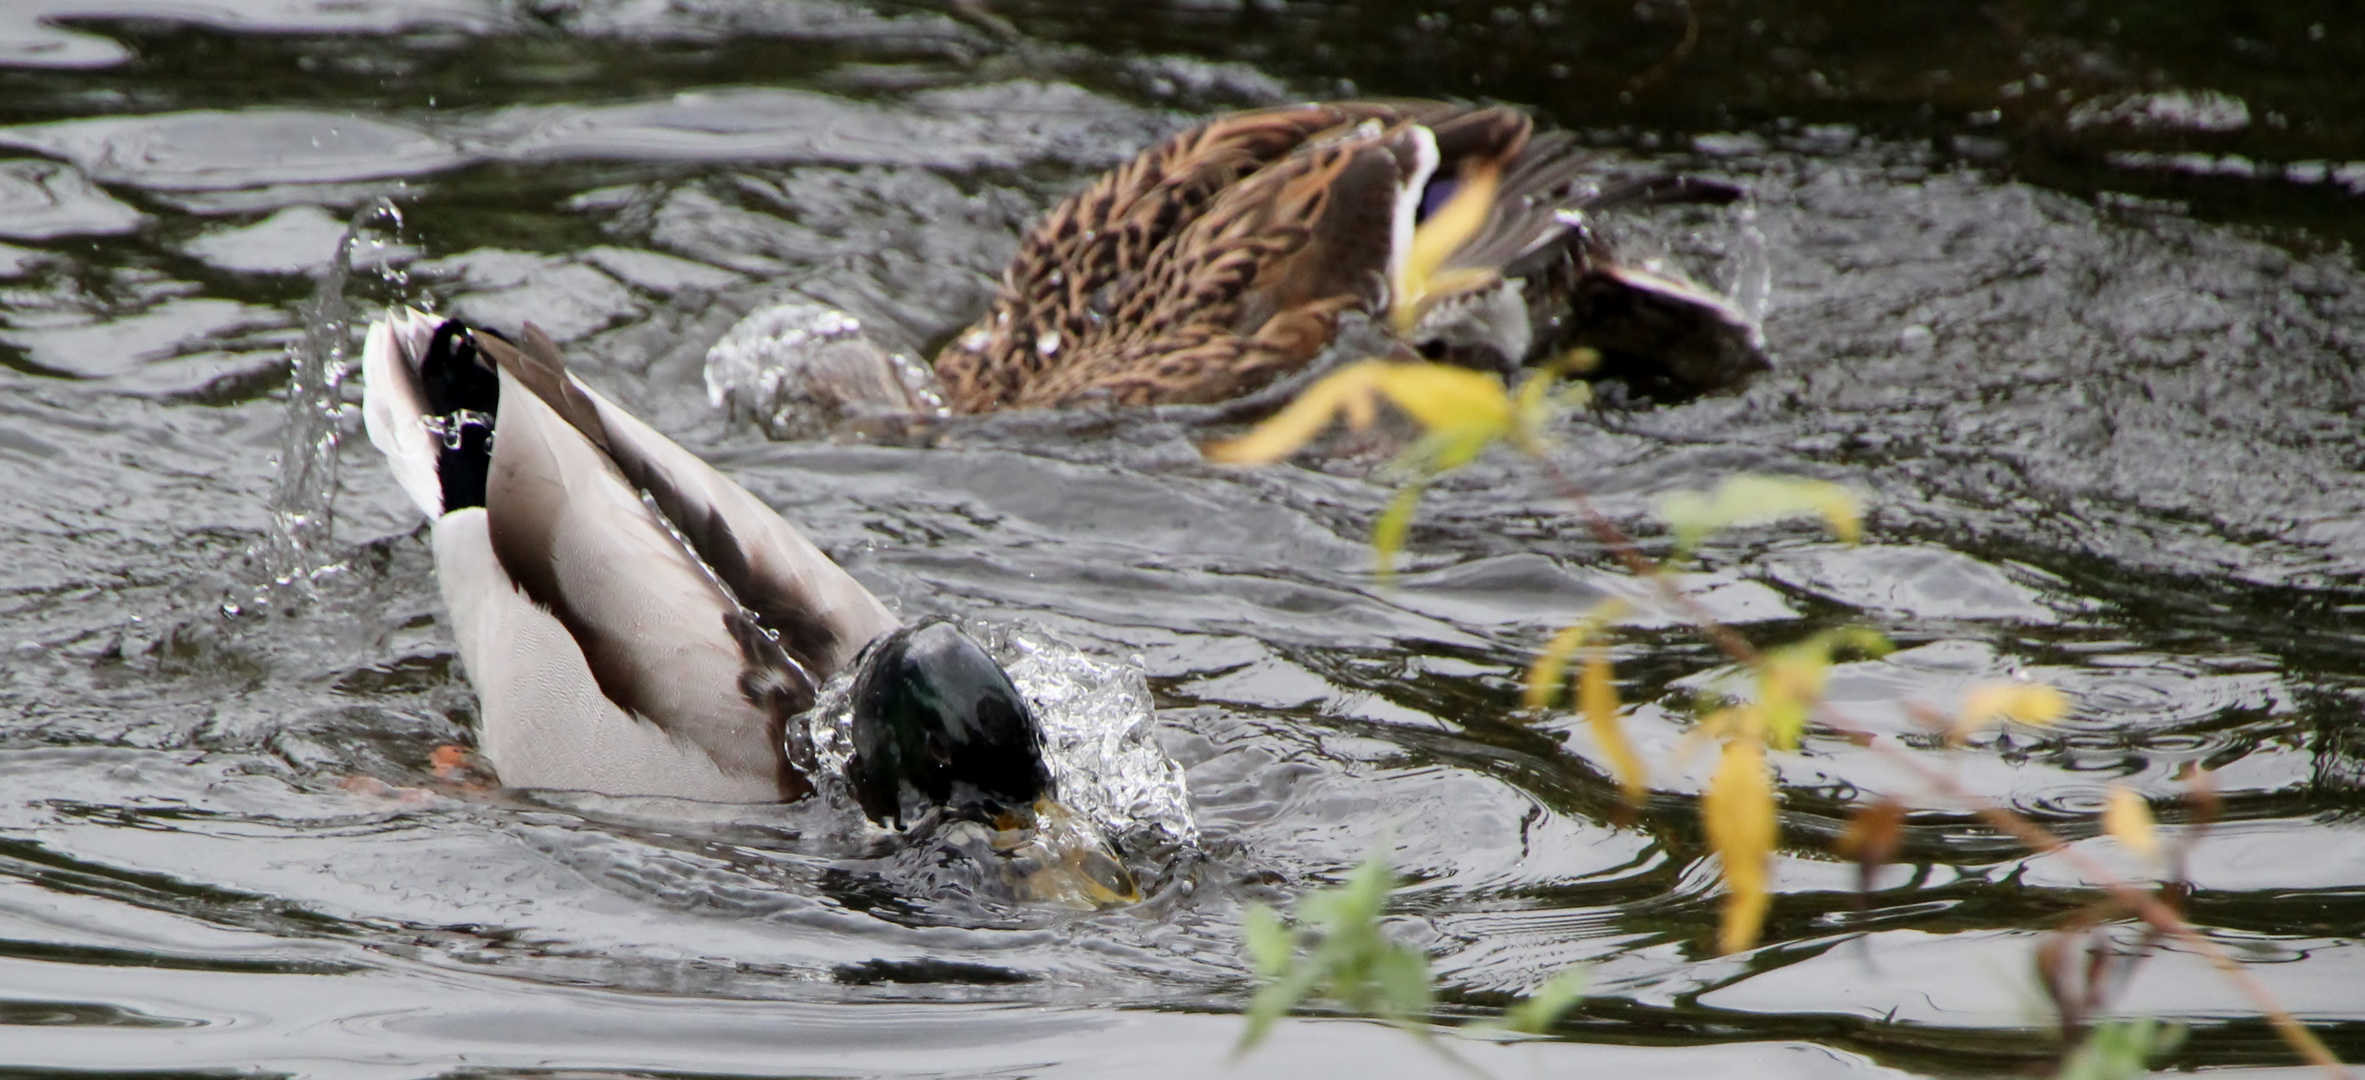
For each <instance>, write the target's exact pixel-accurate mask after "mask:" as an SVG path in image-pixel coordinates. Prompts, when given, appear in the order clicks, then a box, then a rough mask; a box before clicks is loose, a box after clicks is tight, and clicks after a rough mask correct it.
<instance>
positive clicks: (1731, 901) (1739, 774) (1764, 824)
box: [1700, 739, 1778, 953]
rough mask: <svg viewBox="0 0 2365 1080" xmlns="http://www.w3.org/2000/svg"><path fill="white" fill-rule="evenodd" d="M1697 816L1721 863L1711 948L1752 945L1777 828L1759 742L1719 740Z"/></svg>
mask: <svg viewBox="0 0 2365 1080" xmlns="http://www.w3.org/2000/svg"><path fill="white" fill-rule="evenodd" d="M1700 817H1701V819H1702V824H1703V825H1705V826H1706V827H1707V832H1708V846H1709V847H1711V848H1713V849H1714V850H1715V851H1716V854H1717V856H1718V858H1720V859H1721V860H1723V862H1724V884H1725V897H1724V911H1723V916H1722V918H1721V919H1720V920H1719V922H1718V926H1717V932H1716V944H1717V949H1718V950H1719V951H1721V952H1728V953H1729V952H1739V951H1740V950H1742V949H1746V948H1748V947H1750V946H1752V945H1755V944H1757V937H1758V933H1759V932H1760V931H1761V930H1763V929H1764V927H1765V918H1766V909H1767V907H1768V906H1769V905H1770V904H1771V903H1772V895H1771V893H1770V891H1769V878H1770V873H1769V871H1770V866H1769V864H1770V862H1771V860H1772V858H1773V853H1774V841H1775V839H1776V838H1777V836H1778V831H1777V829H1776V827H1775V821H1774V786H1773V781H1772V779H1771V778H1770V777H1768V775H1767V773H1766V761H1765V747H1764V746H1763V745H1762V744H1760V743H1759V742H1757V741H1756V740H1754V739H1734V740H1732V741H1731V742H1728V743H1726V744H1725V748H1724V757H1723V759H1722V760H1720V761H1718V762H1717V765H1716V775H1715V776H1713V777H1711V778H1710V779H1709V781H1708V791H1707V793H1706V794H1704V795H1702V796H1701V797H1700Z"/></svg>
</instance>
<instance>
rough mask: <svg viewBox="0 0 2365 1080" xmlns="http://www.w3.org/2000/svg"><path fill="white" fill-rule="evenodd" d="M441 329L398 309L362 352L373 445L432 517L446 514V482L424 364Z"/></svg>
mask: <svg viewBox="0 0 2365 1080" xmlns="http://www.w3.org/2000/svg"><path fill="white" fill-rule="evenodd" d="M435 327H436V320H435V319H434V318H432V317H430V316H428V315H426V314H424V313H421V312H418V311H414V310H412V309H410V308H395V309H392V310H390V311H388V312H387V313H386V317H385V318H382V319H379V320H377V321H375V322H372V323H370V328H369V334H368V336H367V337H366V338H364V339H363V344H362V348H361V378H362V387H361V419H362V425H363V427H365V428H366V429H367V430H368V431H369V436H370V445H372V446H375V447H377V448H378V452H379V453H381V454H384V455H386V464H387V465H389V466H390V467H392V468H393V470H394V482H395V483H398V484H400V485H402V490H403V492H404V493H405V494H407V495H409V496H410V497H411V501H412V502H413V503H416V504H418V507H419V512H420V513H423V514H426V515H427V516H428V517H430V518H435V517H440V516H442V514H443V482H442V480H440V479H439V478H438V477H437V474H436V469H435V459H436V451H437V450H438V445H437V441H436V437H435V435H434V433H432V432H430V431H428V430H427V425H426V420H427V399H426V395H425V394H424V393H423V392H421V390H420V389H419V363H420V360H421V359H422V358H423V356H424V354H425V353H426V350H427V344H428V342H429V341H430V340H432V339H433V338H434V335H435Z"/></svg>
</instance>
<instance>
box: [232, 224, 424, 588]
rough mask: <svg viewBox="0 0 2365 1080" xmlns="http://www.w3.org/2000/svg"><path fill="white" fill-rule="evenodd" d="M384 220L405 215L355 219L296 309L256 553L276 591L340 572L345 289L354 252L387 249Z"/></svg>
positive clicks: (347, 325) (348, 342) (347, 353)
mask: <svg viewBox="0 0 2365 1080" xmlns="http://www.w3.org/2000/svg"><path fill="white" fill-rule="evenodd" d="M381 218H383V219H385V220H387V221H389V222H391V223H393V224H395V225H397V226H399V225H400V224H401V221H402V216H401V211H400V210H398V209H397V208H396V207H395V206H394V204H393V203H392V202H390V201H388V200H385V199H379V200H376V201H374V202H372V203H370V204H368V205H366V206H364V207H362V208H361V209H360V210H359V211H357V212H355V213H354V215H353V217H352V218H351V220H350V221H349V222H348V223H347V225H346V227H345V235H344V237H343V238H342V239H341V240H339V241H338V243H337V249H336V253H335V255H333V256H332V257H331V258H330V260H329V263H328V265H326V266H323V267H321V268H320V269H318V270H316V271H314V272H313V275H312V295H311V296H309V297H307V298H305V300H304V302H303V303H302V304H301V305H300V306H299V308H298V311H299V315H300V321H301V323H302V325H303V330H304V336H303V338H302V339H301V340H300V341H298V342H297V343H295V344H294V345H291V346H289V348H288V363H289V371H288V386H287V429H286V430H285V431H284V432H283V433H282V435H281V437H280V445H279V482H278V484H277V485H276V486H275V487H274V488H273V489H272V492H271V524H272V528H271V535H270V536H269V537H267V538H265V540H264V542H263V544H262V546H261V550H260V552H259V553H260V555H261V556H262V560H263V566H264V570H265V573H266V574H268V576H269V579H270V581H271V582H272V583H273V584H278V585H295V586H297V587H299V588H305V589H309V587H310V584H311V583H312V581H313V580H314V579H316V578H318V577H319V576H320V575H321V574H322V573H324V572H326V571H328V570H331V569H333V568H334V567H336V566H337V565H338V560H337V559H335V558H333V557H332V556H331V554H330V553H331V551H332V550H333V547H332V544H331V539H330V534H331V532H332V531H333V528H334V525H335V502H336V492H337V444H338V443H339V441H341V439H342V438H343V436H344V429H345V426H346V422H347V421H348V420H349V418H350V413H351V412H352V410H353V405H352V404H351V403H349V402H347V401H345V400H344V383H345V377H346V375H347V374H348V373H349V372H350V370H351V366H352V361H351V359H350V357H351V354H352V342H353V338H354V332H353V312H352V307H351V305H350V304H348V303H347V302H346V298H345V287H346V283H347V281H348V279H350V278H351V277H352V275H353V267H354V258H353V253H354V250H355V248H356V247H357V246H359V245H363V244H368V245H370V246H371V247H372V250H376V249H377V248H379V247H382V246H383V245H381V244H378V243H377V242H376V241H375V240H374V238H371V237H370V236H369V235H368V232H367V230H369V229H370V228H371V226H372V225H373V224H374V223H376V222H377V221H379V220H380V219H381Z"/></svg>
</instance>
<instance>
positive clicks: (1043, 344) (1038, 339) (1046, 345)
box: [1035, 330, 1059, 356]
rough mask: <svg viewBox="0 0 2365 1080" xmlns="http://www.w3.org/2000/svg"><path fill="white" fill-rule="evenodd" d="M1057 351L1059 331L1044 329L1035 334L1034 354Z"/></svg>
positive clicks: (1048, 354)
mask: <svg viewBox="0 0 2365 1080" xmlns="http://www.w3.org/2000/svg"><path fill="white" fill-rule="evenodd" d="M1058 351H1059V331H1057V330H1045V331H1043V332H1042V333H1041V334H1038V335H1036V336H1035V355H1037V356H1050V355H1052V354H1053V353H1056V352H1058Z"/></svg>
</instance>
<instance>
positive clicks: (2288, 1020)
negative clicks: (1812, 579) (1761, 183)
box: [1535, 454, 2353, 1080]
mask: <svg viewBox="0 0 2365 1080" xmlns="http://www.w3.org/2000/svg"><path fill="white" fill-rule="evenodd" d="M1535 459H1536V460H1537V461H1539V462H1541V463H1542V464H1543V467H1544V471H1545V473H1546V474H1547V475H1549V476H1550V477H1551V478H1552V481H1553V482H1554V483H1555V484H1557V485H1558V486H1559V487H1560V489H1561V495H1562V497H1563V498H1566V499H1568V500H1569V501H1570V502H1571V503H1573V504H1575V505H1576V507H1577V509H1578V510H1579V511H1581V512H1582V513H1583V514H1584V515H1585V520H1586V523H1587V524H1588V525H1589V526H1591V527H1592V530H1593V534H1594V536H1595V537H1597V538H1599V539H1600V541H1601V542H1602V544H1603V545H1604V546H1606V547H1608V548H1609V549H1610V551H1611V553H1612V554H1614V555H1616V556H1617V557H1618V561H1619V562H1621V563H1624V564H1625V566H1626V568H1627V569H1628V570H1630V571H1632V572H1634V573H1635V574H1637V575H1639V576H1641V577H1645V578H1648V579H1650V580H1651V581H1652V582H1653V583H1654V585H1655V586H1656V587H1657V589H1658V591H1659V594H1660V595H1661V596H1662V597H1664V598H1666V599H1667V600H1668V601H1670V602H1671V603H1673V604H1675V605H1676V606H1677V607H1680V608H1681V609H1683V612H1684V615H1685V616H1686V617H1687V618H1689V619H1691V621H1692V623H1693V625H1694V626H1695V627H1697V628H1698V629H1699V630H1700V631H1701V632H1702V633H1703V634H1705V635H1707V637H1708V640H1709V641H1710V642H1711V643H1712V644H1714V645H1715V646H1716V647H1717V648H1718V649H1720V650H1722V651H1723V652H1724V653H1725V655H1727V656H1730V657H1732V658H1733V659H1734V660H1735V661H1738V662H1740V663H1743V664H1751V663H1755V662H1756V661H1757V659H1758V657H1759V655H1760V654H1759V653H1758V651H1757V650H1756V649H1755V648H1752V647H1751V646H1750V644H1749V643H1748V642H1746V641H1743V640H1742V639H1741V636H1740V635H1739V634H1736V633H1734V632H1733V631H1732V629H1731V628H1730V627H1727V626H1725V625H1724V624H1723V623H1721V622H1718V621H1717V619H1716V617H1715V616H1714V615H1712V614H1710V613H1709V611H1708V609H1707V608H1706V607H1705V606H1703V605H1702V604H1701V603H1700V602H1699V600H1698V599H1696V598H1694V597H1693V596H1691V595H1690V594H1688V593H1686V592H1684V591H1683V590H1682V589H1681V588H1678V587H1677V586H1676V584H1675V580H1674V578H1673V577H1672V576H1671V575H1669V574H1666V573H1663V572H1662V571H1661V570H1660V568H1659V566H1658V565H1657V564H1655V563H1653V562H1651V561H1650V559H1649V558H1648V557H1646V556H1644V555H1643V553H1642V550H1641V549H1640V548H1639V547H1637V546H1636V545H1635V543H1634V541H1633V539H1632V538H1630V537H1628V536H1627V535H1626V533H1625V531H1624V530H1622V529H1619V528H1618V526H1617V524H1616V523H1614V522H1612V521H1610V520H1609V518H1608V517H1606V516H1604V515H1603V514H1602V513H1601V511H1600V509H1599V508H1598V507H1596V506H1594V504H1593V500H1592V499H1591V498H1590V497H1589V496H1587V495H1586V493H1585V490H1584V489H1583V488H1582V487H1579V486H1578V485H1577V483H1576V482H1575V481H1574V480H1572V479H1570V477H1569V475H1568V474H1567V473H1566V472H1565V471H1563V470H1562V469H1561V468H1560V464H1559V463H1558V462H1555V461H1553V460H1552V459H1550V458H1548V457H1545V456H1543V455H1542V454H1537V455H1535ZM1815 712H1816V719H1818V720H1819V721H1821V722H1823V723H1824V724H1825V725H1826V726H1828V727H1830V728H1832V729H1834V730H1836V731H1839V732H1842V733H1844V734H1847V735H1850V736H1854V737H1857V738H1859V739H1861V740H1862V741H1863V742H1864V744H1865V745H1867V746H1870V747H1871V748H1872V749H1873V751H1874V752H1875V753H1879V754H1883V755H1885V756H1886V757H1887V758H1888V759H1889V760H1890V761H1893V762H1895V763H1897V764H1900V765H1903V766H1905V767H1906V769H1908V770H1909V771H1911V772H1913V773H1914V774H1915V775H1916V776H1917V777H1918V778H1920V779H1921V781H1922V782H1923V783H1926V784H1928V785H1930V787H1931V788H1932V789H1934V790H1936V791H1938V792H1939V793H1941V794H1943V795H1945V796H1946V797H1948V798H1950V799H1953V800H1954V801H1956V802H1958V803H1960V804H1962V805H1964V806H1965V807H1968V808H1969V809H1970V810H1971V812H1972V813H1975V814H1977V815H1978V816H1979V817H1980V818H1982V819H1983V820H1985V821H1987V822H1988V823H1989V824H1990V825H1993V826H1994V827H1995V828H1996V829H1997V830H1999V831H2001V832H2003V833H2006V834H2008V835H2010V836H2011V837H2012V838H2013V839H2014V840H2017V841H2019V842H2020V845H2021V846H2022V847H2025V848H2027V849H2028V850H2030V851H2032V852H2035V853H2037V854H2039V855H2049V854H2057V855H2059V856H2061V858H2062V859H2064V860H2065V861H2067V862H2068V863H2069V864H2070V865H2071V866H2072V867H2074V868H2075V869H2076V870H2077V871H2078V872H2079V873H2081V874H2083V875H2085V876H2086V877H2087V879H2088V880H2090V881H2093V882H2095V883H2096V884H2097V885H2098V886H2099V887H2100V888H2101V889H2103V891H2105V892H2107V893H2109V894H2110V895H2111V898H2112V899H2114V900H2116V901H2118V902H2119V903H2120V904H2121V905H2123V906H2124V907H2125V908H2126V909H2127V910H2129V911H2131V912H2133V913H2134V914H2135V915H2136V917H2138V918H2140V919H2142V920H2143V921H2144V922H2146V923H2148V924H2150V925H2151V926H2152V927H2153V928H2155V929H2157V930H2159V931H2160V932H2161V933H2163V934H2167V935H2168V936H2170V937H2173V938H2175V939H2176V940H2178V941H2181V942H2183V943H2185V944H2186V945H2188V946H2190V947H2191V948H2192V949H2193V950H2194V951H2195V952H2198V953H2200V954H2201V955H2202V956H2204V957H2206V958H2208V960H2209V962H2210V963H2211V964H2213V965H2215V966H2216V967H2217V969H2218V970H2219V971H2222V972H2224V973H2225V975H2226V977H2227V978H2228V979H2230V980H2232V982H2233V984H2234V985H2235V987H2237V988H2238V989H2240V990H2241V991H2242V993H2243V994H2245V995H2247V996H2248V997H2249V998H2250V1000H2251V1001H2252V1002H2253V1003H2254V1004H2256V1005H2257V1006H2258V1008H2259V1010H2260V1011H2261V1012H2263V1013H2265V1014H2266V1018H2267V1021H2268V1022H2269V1023H2270V1024H2272V1025H2274V1028H2275V1031H2276V1033H2277V1034H2279V1035H2281V1036H2282V1037H2283V1041H2284V1042H2285V1043H2288V1044H2289V1045H2290V1046H2291V1048H2292V1049H2294V1050H2297V1051H2298V1052H2299V1054H2300V1056H2301V1057H2304V1058H2306V1059H2307V1060H2308V1062H2309V1063H2310V1064H2313V1065H2315V1066H2317V1067H2319V1068H2321V1069H2323V1070H2324V1071H2325V1072H2326V1073H2327V1074H2329V1075H2330V1076H2332V1077H2333V1078H2334V1080H2353V1078H2352V1077H2351V1076H2350V1075H2349V1072H2348V1069H2347V1067H2345V1066H2343V1065H2342V1064H2341V1062H2340V1059H2339V1058H2337V1057H2334V1056H2333V1054H2332V1051H2331V1050H2330V1049H2329V1048H2327V1047H2326V1046H2325V1045H2324V1043H2323V1041H2322V1040H2320V1039H2318V1038H2316V1035H2315V1033H2314V1032H2312V1031H2309V1030H2308V1029H2307V1025H2305V1024H2302V1023H2300V1022H2299V1020H2298V1019H2297V1018H2296V1017H2294V1016H2292V1015H2291V1013H2290V1011H2289V1010H2287V1009H2285V1008H2283V1006H2282V1003H2280V1002H2278V1001H2276V1000H2275V998H2274V995H2273V994H2272V993H2270V992H2269V991H2268V990H2267V988H2266V986H2265V984H2263V983H2260V982H2259V981H2258V980H2257V979H2256V978H2255V977H2253V976H2252V975H2251V974H2250V972H2249V970H2248V969H2246V968H2244V967H2243V966H2242V964H2241V962H2240V961H2238V960H2236V959H2234V958H2233V956H2232V954H2230V953H2228V952H2226V951H2225V949H2224V948H2223V947H2221V946H2220V945H2218V944H2217V943H2216V942H2214V941H2211V940H2209V939H2208V938H2207V937H2204V936H2202V934H2201V932H2200V931H2199V930H2197V929H2195V928H2194V927H2193V925H2192V924H2191V923H2188V922H2186V921H2185V920H2184V918H2183V917H2182V916H2180V915H2178V914H2177V913H2176V912H2175V910H2174V909H2172V908H2170V907H2169V906H2168V905H2166V904H2164V903H2161V902H2160V899H2159V897H2157V896H2155V895H2153V894H2152V893H2150V892H2148V891H2146V890H2144V889H2141V888H2138V887H2136V886H2135V885H2132V884H2130V883H2128V882H2126V881H2124V880H2122V879H2120V878H2119V877H2118V875H2116V874H2113V873H2111V872H2110V870H2109V868H2107V867H2105V866H2103V865H2102V864H2101V863H2099V862H2097V861H2095V860H2094V858H2093V857H2092V856H2089V855H2087V854H2086V853H2085V852H2082V851H2079V850H2078V849H2076V848H2073V847H2071V846H2069V843H2068V842H2067V841H2065V840H2063V839H2062V838H2061V837H2060V836H2058V835H2056V834H2054V833H2053V832H2052V831H2051V830H2049V829H2046V828H2045V827H2044V826H2041V825H2038V824H2037V823H2036V822H2034V821H2030V820H2029V819H2028V818H2026V817H2023V816H2021V815H2020V814H2018V813H2015V812H2013V811H2012V810H2010V809H2008V808H2006V807H2003V806H1999V805H1997V804H1996V803H1994V802H1993V801H1990V800H1988V799H1986V798H1984V797H1982V796H1980V795H1978V794H1977V793H1975V792H1973V791H1971V790H1970V789H1969V788H1966V787H1964V786H1963V785H1962V783H1961V782H1960V781H1958V780H1956V779H1955V778H1954V777H1953V776H1950V775H1948V774H1947V773H1945V772H1943V771H1940V770H1938V769H1933V768H1931V767H1930V766H1929V765H1928V764H1926V763H1924V762H1922V761H1921V760H1920V759H1918V758H1916V757H1914V756H1913V755H1912V754H1910V753H1907V752H1906V751H1905V750H1904V749H1903V748H1901V747H1899V746H1897V745H1896V744H1895V743H1893V742H1887V743H1885V742H1881V741H1879V740H1878V739H1876V738H1874V737H1873V732H1872V731H1871V730H1870V729H1868V728H1866V727H1864V726H1863V725H1860V724H1857V723H1856V722H1854V721H1852V720H1849V719H1848V718H1846V717H1844V716H1841V715H1839V714H1838V713H1837V712H1835V711H1834V710H1833V709H1832V708H1831V707H1830V706H1829V705H1825V704H1821V703H1818V704H1817V705H1816V709H1815Z"/></svg>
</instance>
